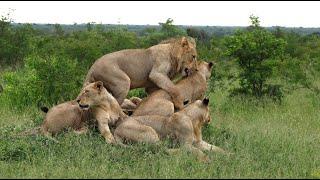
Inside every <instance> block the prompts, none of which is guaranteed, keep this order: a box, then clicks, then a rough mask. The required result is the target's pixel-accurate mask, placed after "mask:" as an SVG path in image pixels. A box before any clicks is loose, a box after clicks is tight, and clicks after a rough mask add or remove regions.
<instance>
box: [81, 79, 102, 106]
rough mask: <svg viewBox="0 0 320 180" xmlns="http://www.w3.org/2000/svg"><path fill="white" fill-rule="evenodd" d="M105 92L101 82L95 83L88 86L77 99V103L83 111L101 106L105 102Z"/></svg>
mask: <svg viewBox="0 0 320 180" xmlns="http://www.w3.org/2000/svg"><path fill="white" fill-rule="evenodd" d="M103 91H105V88H104V87H103V83H102V82H101V81H97V82H93V83H90V84H88V85H86V86H85V87H84V88H83V89H82V90H81V92H80V94H79V95H78V97H77V102H78V104H79V106H80V108H81V109H84V110H86V109H89V108H90V107H92V106H96V105H99V104H101V102H102V101H103V100H104V97H105V94H104V93H102V92H103Z"/></svg>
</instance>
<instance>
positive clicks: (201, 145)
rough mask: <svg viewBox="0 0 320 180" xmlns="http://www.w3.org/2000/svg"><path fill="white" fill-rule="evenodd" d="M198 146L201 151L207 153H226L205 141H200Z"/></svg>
mask: <svg viewBox="0 0 320 180" xmlns="http://www.w3.org/2000/svg"><path fill="white" fill-rule="evenodd" d="M196 146H197V147H198V148H200V149H201V150H206V151H212V152H219V153H223V154H225V153H226V152H225V151H224V150H223V149H221V148H220V147H218V146H215V145H212V144H209V143H207V142H205V141H203V140H202V141H200V142H199V143H197V144H196Z"/></svg>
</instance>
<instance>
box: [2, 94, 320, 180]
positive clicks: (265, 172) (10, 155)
mask: <svg viewBox="0 0 320 180" xmlns="http://www.w3.org/2000/svg"><path fill="white" fill-rule="evenodd" d="M210 97H211V99H210V106H211V110H212V122H211V124H210V125H209V126H208V127H206V128H205V129H204V132H203V134H204V139H205V140H207V141H208V142H210V143H214V144H216V145H218V146H220V147H222V148H224V149H226V150H228V151H231V152H233V153H234V155H231V156H224V155H221V154H214V153H209V152H206V153H207V154H208V155H209V157H210V159H211V160H212V161H211V162H210V163H201V162H198V161H197V160H196V158H195V157H194V156H191V155H190V154H189V153H187V152H182V153H180V154H177V155H168V154H167V153H165V145H166V143H164V144H163V145H162V146H155V145H142V144H140V145H139V144H137V145H133V147H132V148H128V149H124V148H121V147H116V146H111V145H108V144H106V143H105V142H104V140H103V138H102V137H101V136H100V135H99V133H98V132H97V131H92V132H90V133H89V134H87V135H75V134H73V133H71V132H70V133H63V134H60V135H59V136H58V137H57V139H58V140H59V141H60V144H56V143H54V142H52V141H50V140H49V139H47V138H44V137H42V136H30V137H23V138H15V137H14V136H13V134H15V133H16V132H18V131H21V130H23V129H27V128H31V127H34V126H35V125H36V124H39V123H40V122H41V120H42V116H43V114H42V113H41V112H40V111H39V110H37V109H36V108H33V107H31V108H29V109H26V110H25V111H23V112H17V111H15V110H11V109H10V108H7V107H5V106H3V107H0V117H1V120H0V139H1V141H0V178H320V176H319V175H320V113H319V112H320V111H319V110H320V97H319V96H316V95H313V94H312V93H311V92H309V91H307V90H300V91H295V92H294V93H292V94H291V95H287V96H286V97H285V99H284V101H283V104H281V105H279V104H275V103H273V102H270V101H268V100H265V101H263V102H258V101H257V100H248V99H247V98H232V99H230V98H228V97H227V96H226V93H224V92H215V93H211V95H210Z"/></svg>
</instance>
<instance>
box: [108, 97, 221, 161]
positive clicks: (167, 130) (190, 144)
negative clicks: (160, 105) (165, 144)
mask: <svg viewBox="0 0 320 180" xmlns="http://www.w3.org/2000/svg"><path fill="white" fill-rule="evenodd" d="M208 104H209V99H208V98H205V99H203V100H197V101H195V102H194V103H191V104H190V105H188V106H186V107H185V108H184V109H182V110H181V111H179V112H176V113H174V114H173V115H172V116H170V117H166V116H159V115H147V116H130V117H128V118H127V119H125V120H124V121H123V122H122V123H121V124H119V125H118V126H117V128H116V129H115V131H114V137H115V139H116V141H117V143H118V144H120V145H123V146H126V145H125V144H124V142H128V141H129V142H144V143H157V142H159V141H160V140H161V139H164V138H165V137H170V138H172V139H174V140H178V142H180V144H181V145H182V147H185V148H186V149H187V150H189V151H191V152H193V153H195V154H196V155H197V156H198V158H200V159H202V160H203V159H206V156H205V154H204V153H203V152H202V150H208V151H213V152H219V153H226V152H225V151H224V150H223V149H221V148H219V147H217V146H214V145H212V144H209V143H207V142H205V141H204V140H203V139H202V131H201V128H202V126H203V125H205V124H209V123H210V121H211V117H210V112H209V107H208Z"/></svg>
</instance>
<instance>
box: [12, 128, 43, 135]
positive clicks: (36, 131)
mask: <svg viewBox="0 0 320 180" xmlns="http://www.w3.org/2000/svg"><path fill="white" fill-rule="evenodd" d="M36 134H41V126H38V127H35V128H32V129H28V130H26V131H22V132H20V133H18V134H17V135H16V136H17V137H19V136H20V137H21V136H30V135H36Z"/></svg>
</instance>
